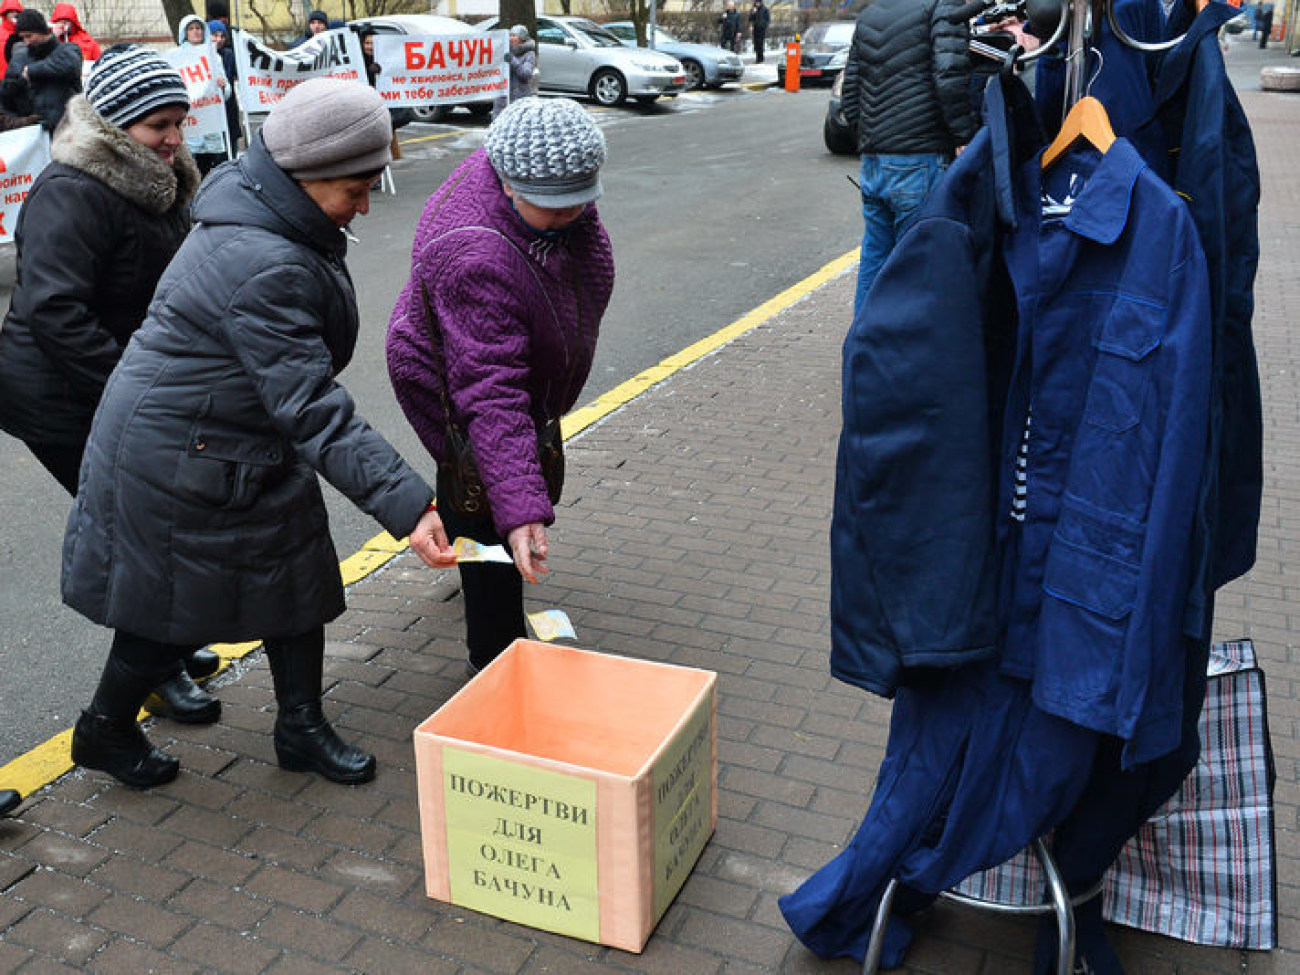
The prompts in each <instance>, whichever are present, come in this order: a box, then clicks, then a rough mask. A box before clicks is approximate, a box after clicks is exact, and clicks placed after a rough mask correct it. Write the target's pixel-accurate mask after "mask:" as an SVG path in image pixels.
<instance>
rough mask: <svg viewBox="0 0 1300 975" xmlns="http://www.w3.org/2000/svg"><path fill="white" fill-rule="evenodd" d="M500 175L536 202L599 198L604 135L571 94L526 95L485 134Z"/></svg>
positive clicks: (565, 203)
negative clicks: (561, 95)
mask: <svg viewBox="0 0 1300 975" xmlns="http://www.w3.org/2000/svg"><path fill="white" fill-rule="evenodd" d="M483 148H484V149H485V150H486V151H487V156H488V159H489V160H490V161H491V163H492V168H493V169H495V170H496V172H497V175H498V176H499V177H501V181H502V182H503V183H505V184H507V185H508V186H509V187H510V188H511V189H512V190H514V191H515V193H516V194H517V195H518V196H520V197H522V198H523V199H525V200H527V201H528V202H529V203H531V204H533V206H538V207H542V208H543V209H547V210H562V209H564V208H565V207H572V206H578V205H580V204H583V203H590V202H591V201H592V200H596V199H599V197H600V195H601V193H602V192H603V190H602V188H601V185H600V167H601V166H602V165H604V163H605V136H604V134H603V133H602V132H601V131H600V128H599V127H598V126H597V125H596V123H595V122H593V121H592V120H591V116H590V115H588V114H587V113H586V112H585V111H583V109H582V106H581V105H579V104H578V103H577V102H575V101H573V100H572V99H570V98H537V97H531V98H521V99H519V100H518V101H515V102H511V103H510V105H508V106H507V107H506V109H505V111H503V112H502V113H501V114H500V115H498V116H497V117H496V120H495V121H494V122H493V123H492V124H491V125H490V126H489V127H488V130H487V136H486V137H485V138H484V140H483Z"/></svg>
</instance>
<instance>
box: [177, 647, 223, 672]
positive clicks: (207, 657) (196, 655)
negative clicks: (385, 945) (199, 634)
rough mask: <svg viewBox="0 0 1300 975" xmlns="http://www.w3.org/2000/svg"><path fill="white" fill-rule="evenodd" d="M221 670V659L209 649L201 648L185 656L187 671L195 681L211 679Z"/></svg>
mask: <svg viewBox="0 0 1300 975" xmlns="http://www.w3.org/2000/svg"><path fill="white" fill-rule="evenodd" d="M220 669H221V657H220V656H218V655H217V653H215V652H214V651H212V650H209V649H208V648H207V647H199V648H198V649H197V650H195V651H194V652H193V653H187V654H186V655H185V670H186V671H187V672H188V673H189V675H190V677H192V678H193V679H194V680H203V678H205V677H211V676H212V675H213V674H215V673H216V672H217V671H218V670H220Z"/></svg>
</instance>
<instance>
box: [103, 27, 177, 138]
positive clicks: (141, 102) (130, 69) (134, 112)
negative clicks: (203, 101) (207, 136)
mask: <svg viewBox="0 0 1300 975" xmlns="http://www.w3.org/2000/svg"><path fill="white" fill-rule="evenodd" d="M86 98H87V99H88V100H89V102H90V104H91V105H93V106H94V108H95V111H96V112H98V113H99V115H100V117H101V118H102V119H103V120H104V121H105V122H108V123H110V124H112V125H116V126H117V127H118V128H119V129H125V128H127V127H128V126H130V125H133V124H134V123H136V122H138V121H140V120H141V119H142V118H144V117H145V116H146V115H148V114H149V113H150V112H153V111H156V110H157V109H160V108H165V107H167V106H169V105H184V106H185V107H186V108H189V105H190V97H189V95H188V94H187V93H186V91H185V82H184V81H182V80H181V75H180V72H179V71H177V70H176V69H175V68H173V67H172V66H171V65H170V64H168V63H167V62H166V61H164V60H163V59H162V57H161V56H159V55H158V54H155V53H154V52H153V51H151V50H149V49H148V48H146V47H141V46H140V45H139V44H115V45H113V46H112V47H110V48H109V49H108V50H107V51H105V52H104V54H103V56H101V57H100V59H99V60H98V61H96V62H95V66H94V68H92V69H91V71H90V77H89V78H87V79H86Z"/></svg>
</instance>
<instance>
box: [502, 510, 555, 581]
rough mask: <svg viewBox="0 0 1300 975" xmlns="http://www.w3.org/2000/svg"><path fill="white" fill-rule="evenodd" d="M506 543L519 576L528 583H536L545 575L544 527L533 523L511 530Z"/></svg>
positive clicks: (545, 548)
mask: <svg viewBox="0 0 1300 975" xmlns="http://www.w3.org/2000/svg"><path fill="white" fill-rule="evenodd" d="M506 543H507V544H508V545H509V546H510V554H511V555H513V556H514V559H515V567H516V568H518V569H519V574H520V575H521V576H523V577H524V578H525V579H527V580H528V581H529V582H536V581H537V580H538V579H539V578H540V577H541V576H544V575H546V572H547V568H546V555H547V552H548V548H547V545H546V526H545V525H543V524H541V523H540V522H536V521H535V522H532V523H531V524H527V525H520V526H519V527H518V528H512V529H511V530H510V534H509V535H507V536H506Z"/></svg>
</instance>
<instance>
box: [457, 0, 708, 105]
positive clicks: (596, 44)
mask: <svg viewBox="0 0 1300 975" xmlns="http://www.w3.org/2000/svg"><path fill="white" fill-rule="evenodd" d="M496 25H497V20H496V18H495V17H494V18H492V19H491V20H486V21H484V22H483V23H482V24H480V25H479V26H480V27H482V28H483V29H484V30H493V29H495V28H496ZM537 71H538V82H539V87H540V88H541V90H542V91H545V92H555V93H562V94H566V95H589V96H590V97H591V98H592V99H593V100H594V101H596V102H598V103H599V104H601V105H621V104H623V102H625V101H627V99H629V98H634V99H636V100H637V101H638V102H652V101H654V100H655V99H656V98H658V97H659V96H660V95H675V94H677V93H678V92H680V91H684V90H685V89H686V71H685V69H684V68H683V67H682V66H681V64H680V63H679V62H678V61H677V59H676V58H672V57H669V56H668V55H667V54H661V53H659V52H658V51H648V50H646V49H644V48H635V47H631V48H630V47H624V46H623V43H622V42H621V41H620V40H619V39H618V38H617V37H615V36H614V35H613V34H611V33H610V32H609V31H607V30H605V29H604V28H603V27H601V26H600V25H599V24H597V23H595V22H594V21H591V20H587V19H586V18H585V17H538V18H537Z"/></svg>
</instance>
